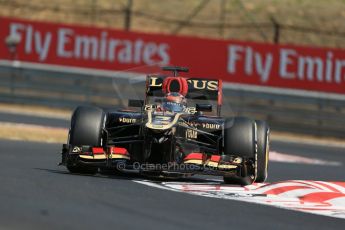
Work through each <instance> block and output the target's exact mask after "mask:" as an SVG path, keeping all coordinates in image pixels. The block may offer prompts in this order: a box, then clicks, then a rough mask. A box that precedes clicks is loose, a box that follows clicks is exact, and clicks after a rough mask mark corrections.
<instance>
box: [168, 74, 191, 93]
mask: <svg viewBox="0 0 345 230" xmlns="http://www.w3.org/2000/svg"><path fill="white" fill-rule="evenodd" d="M174 81H177V82H178V84H179V86H180V90H179V91H178V92H177V93H179V94H181V95H183V96H184V97H185V96H186V95H187V93H188V82H187V79H186V78H183V77H167V78H165V79H164V81H163V87H162V91H163V93H164V94H167V93H171V91H170V85H171V83H172V82H174Z"/></svg>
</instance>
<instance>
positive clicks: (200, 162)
mask: <svg viewBox="0 0 345 230" xmlns="http://www.w3.org/2000/svg"><path fill="white" fill-rule="evenodd" d="M183 163H184V164H198V165H202V160H186V161H184V162H183Z"/></svg>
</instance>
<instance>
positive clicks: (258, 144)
mask: <svg viewBox="0 0 345 230" xmlns="http://www.w3.org/2000/svg"><path fill="white" fill-rule="evenodd" d="M163 70H165V71H172V72H173V74H171V75H170V76H169V75H148V76H147V77H146V93H145V94H146V96H145V99H144V100H129V102H128V107H133V108H134V107H137V108H139V110H138V111H135V110H128V109H126V110H116V111H112V110H110V111H107V112H105V111H104V110H102V109H100V108H97V107H85V106H80V107H78V108H76V110H75V111H74V113H73V115H72V118H71V128H70V130H69V138H68V142H67V144H64V145H63V149H62V162H61V164H62V165H65V166H66V167H67V169H68V170H69V171H70V172H72V173H97V172H98V170H100V171H101V172H102V171H109V170H113V171H114V172H116V171H122V172H126V171H128V170H135V171H138V172H139V173H141V174H143V175H147V176H153V177H167V178H170V177H184V176H189V175H194V174H206V175H217V176H223V178H224V182H225V183H239V184H251V183H253V182H264V181H265V180H266V177H267V167H268V153H269V127H268V125H267V124H266V122H264V121H258V120H252V119H249V118H245V117H230V118H223V117H221V116H220V111H221V105H222V81H221V80H206V79H203V78H184V77H181V76H178V75H179V72H188V69H187V68H182V67H163Z"/></svg>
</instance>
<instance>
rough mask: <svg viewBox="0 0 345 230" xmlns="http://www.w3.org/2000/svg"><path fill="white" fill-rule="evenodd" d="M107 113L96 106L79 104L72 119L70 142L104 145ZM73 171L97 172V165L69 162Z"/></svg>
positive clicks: (69, 166) (74, 143) (68, 166)
mask: <svg viewBox="0 0 345 230" xmlns="http://www.w3.org/2000/svg"><path fill="white" fill-rule="evenodd" d="M104 119H105V114H104V112H103V110H102V109H100V108H96V107H88V106H79V107H77V108H76V110H75V111H74V113H73V115H72V119H71V129H70V133H69V144H70V145H72V146H82V145H88V146H102V129H103V126H104ZM67 169H68V170H69V171H70V172H71V173H87V174H95V173H97V171H98V168H97V167H89V166H88V167H87V166H82V165H76V164H67Z"/></svg>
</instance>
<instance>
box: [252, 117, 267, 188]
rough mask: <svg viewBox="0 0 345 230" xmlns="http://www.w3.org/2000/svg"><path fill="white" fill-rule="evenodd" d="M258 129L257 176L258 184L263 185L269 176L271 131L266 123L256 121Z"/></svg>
mask: <svg viewBox="0 0 345 230" xmlns="http://www.w3.org/2000/svg"><path fill="white" fill-rule="evenodd" d="M256 127H257V128H256V129H257V138H258V139H257V175H256V180H255V181H256V182H258V183H263V182H265V181H266V179H267V175H268V159H269V148H270V145H269V141H270V137H269V135H270V129H269V127H268V125H267V123H266V122H265V121H256Z"/></svg>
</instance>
